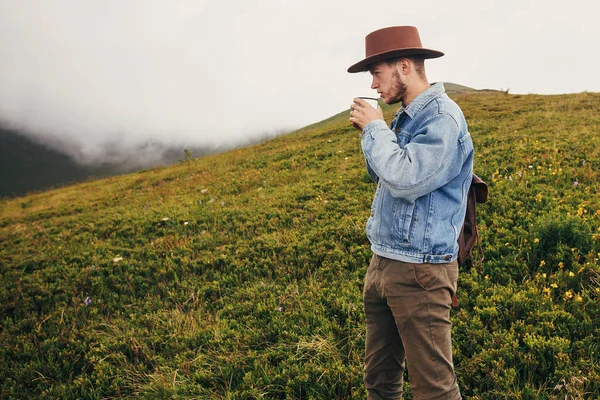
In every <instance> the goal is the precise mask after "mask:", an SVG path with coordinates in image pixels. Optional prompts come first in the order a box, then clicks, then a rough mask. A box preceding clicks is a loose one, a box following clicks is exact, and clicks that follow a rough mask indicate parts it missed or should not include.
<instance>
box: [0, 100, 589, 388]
mask: <svg viewBox="0 0 600 400" xmlns="http://www.w3.org/2000/svg"><path fill="white" fill-rule="evenodd" d="M454 96H455V99H456V101H457V102H458V103H459V104H460V106H461V107H462V108H463V110H464V112H465V115H466V117H467V120H468V122H469V124H470V130H471V132H472V135H473V138H474V142H475V146H476V151H477V155H476V159H475V171H476V173H477V174H478V175H479V176H481V177H482V178H483V179H484V180H486V181H487V182H488V184H489V186H490V200H489V202H488V203H486V204H484V205H482V206H480V207H479V208H478V216H479V226H480V232H481V235H482V239H483V247H484V251H485V256H486V261H485V262H484V264H483V272H484V273H483V275H479V274H478V273H477V272H475V270H465V269H463V270H462V272H461V275H460V278H459V300H460V304H461V307H460V309H458V310H455V311H453V314H452V319H453V322H454V327H453V329H454V341H455V346H454V350H455V364H456V369H457V374H458V379H459V383H460V385H461V390H462V392H463V394H464V395H465V396H466V397H468V398H470V399H496V398H503V399H504V398H506V399H538V398H539V399H559V398H560V399H563V398H565V396H570V397H569V398H582V399H584V398H585V399H587V398H598V397H600V360H599V352H600V345H599V344H598V343H600V342H599V341H598V337H600V321H599V317H598V316H599V315H600V285H599V280H600V267H599V265H598V257H599V256H600V255H599V254H598V253H600V246H599V239H600V203H599V202H598V200H597V195H596V193H597V192H598V182H599V176H598V171H599V170H600V168H599V167H600V165H599V163H600V161H599V160H600V157H599V156H600V154H599V152H600V150H599V146H598V145H599V143H598V141H599V140H600V135H599V133H600V94H595V93H580V94H573V95H561V96H537V95H527V96H519V95H509V94H506V93H477V92H473V93H470V92H467V93H462V94H455V95H454ZM394 111H395V110H394V109H393V108H390V107H385V112H386V116H387V117H388V119H389V118H390V116H391V114H392V113H393V112H394ZM347 115H348V114H347V112H342V113H340V114H339V115H337V116H334V117H332V118H330V119H327V120H325V121H322V122H320V123H317V124H314V125H311V126H309V127H306V128H304V129H301V130H299V131H297V132H294V133H292V134H289V135H286V136H283V137H279V138H277V139H274V140H270V141H268V142H265V143H263V144H260V145H256V146H252V147H248V148H243V149H236V150H232V151H230V152H227V153H224V154H220V155H214V156H208V157H205V158H202V159H197V160H193V161H189V162H186V163H182V164H178V165H175V166H172V167H168V168H157V169H153V170H149V171H142V172H139V173H134V174H130V175H126V176H120V177H114V178H107V179H103V180H97V181H91V182H86V183H82V184H78V185H74V186H70V187H66V188H62V189H57V190H52V191H48V192H44V193H39V194H33V195H30V196H26V197H21V198H16V199H5V200H2V201H1V203H0V370H1V371H2V374H0V398H61V399H101V398H141V399H155V398H176V399H192V398H194V399H197V398H200V399H258V398H268V399H300V398H301V399H311V398H312V399H360V398H364V397H365V392H364V388H363V386H362V352H363V349H364V316H363V312H362V302H361V296H362V281H363V278H364V274H365V268H366V265H367V263H368V260H369V258H370V250H369V246H368V243H367V240H366V238H365V235H364V223H365V222H366V219H367V217H368V213H369V208H370V202H371V198H372V195H373V193H374V185H373V184H371V183H369V181H368V179H366V178H367V177H366V173H365V171H364V161H363V159H362V155H361V152H360V145H359V140H358V133H357V131H355V130H353V129H352V128H350V127H349V126H348V123H347V118H348V117H347ZM575 182H577V184H575ZM88 297H89V299H90V300H91V302H90V303H89V304H88V305H86V302H85V300H86V298H88Z"/></svg>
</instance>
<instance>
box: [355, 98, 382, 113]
mask: <svg viewBox="0 0 600 400" xmlns="http://www.w3.org/2000/svg"><path fill="white" fill-rule="evenodd" d="M358 98H359V99H363V100H364V101H366V102H367V103H369V105H370V106H371V107H373V108H374V109H376V110H377V108H378V107H379V100H378V99H376V98H375V97H366V96H358Z"/></svg>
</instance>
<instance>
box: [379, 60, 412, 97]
mask: <svg viewBox="0 0 600 400" xmlns="http://www.w3.org/2000/svg"><path fill="white" fill-rule="evenodd" d="M370 72H371V75H372V76H373V83H371V89H376V90H377V93H379V95H380V96H381V98H382V99H383V101H385V103H386V104H395V103H398V102H400V101H402V98H403V97H404V96H405V95H406V91H407V87H406V83H405V82H404V81H403V80H402V76H401V75H400V73H399V72H398V70H397V68H396V64H394V65H389V64H388V63H386V62H380V63H377V64H375V65H374V66H373V67H372V68H371V69H370Z"/></svg>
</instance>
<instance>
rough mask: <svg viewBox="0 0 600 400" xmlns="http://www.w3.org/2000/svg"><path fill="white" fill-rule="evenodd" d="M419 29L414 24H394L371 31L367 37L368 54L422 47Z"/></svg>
mask: <svg viewBox="0 0 600 400" xmlns="http://www.w3.org/2000/svg"><path fill="white" fill-rule="evenodd" d="M422 47H423V45H422V44H421V37H420V36H419V31H418V30H417V28H415V27H414V26H392V27H389V28H383V29H379V30H376V31H374V32H371V33H369V34H368V35H367V37H366V38H365V51H366V56H367V57H371V56H373V55H376V54H381V53H385V52H388V51H393V50H401V49H415V48H422Z"/></svg>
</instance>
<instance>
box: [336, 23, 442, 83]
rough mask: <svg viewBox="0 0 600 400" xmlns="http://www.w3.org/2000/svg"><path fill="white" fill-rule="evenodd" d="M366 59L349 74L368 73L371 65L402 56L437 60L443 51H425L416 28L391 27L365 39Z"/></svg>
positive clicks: (351, 68)
mask: <svg viewBox="0 0 600 400" xmlns="http://www.w3.org/2000/svg"><path fill="white" fill-rule="evenodd" d="M365 49H366V58H365V59H364V60H362V61H359V62H357V63H356V64H354V65H353V66H351V67H350V68H348V72H350V73H354V72H362V71H367V70H368V69H369V66H370V65H371V64H374V63H377V62H380V61H384V60H389V59H390V58H396V57H402V56H414V55H420V56H423V57H425V58H437V57H441V56H443V55H444V53H442V52H441V51H437V50H431V49H425V48H423V45H422V44H421V38H420V37H419V31H418V30H417V28H415V27H414V26H391V27H389V28H383V29H379V30H377V31H375V32H371V33H369V34H368V35H367V37H366V38H365Z"/></svg>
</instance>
